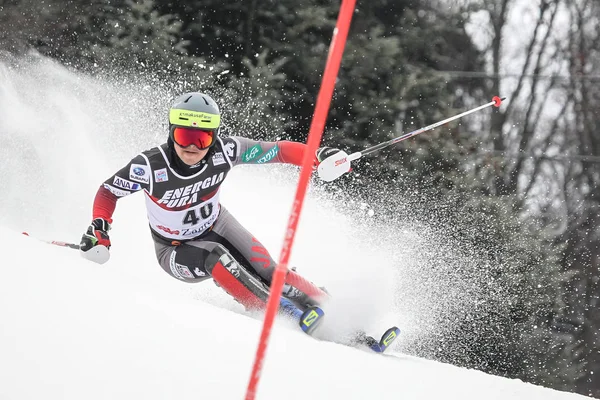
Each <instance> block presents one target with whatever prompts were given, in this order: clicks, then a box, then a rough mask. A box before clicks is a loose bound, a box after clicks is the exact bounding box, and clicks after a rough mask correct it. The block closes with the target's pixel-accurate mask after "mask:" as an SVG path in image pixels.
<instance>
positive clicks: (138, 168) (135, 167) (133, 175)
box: [129, 164, 150, 183]
mask: <svg viewBox="0 0 600 400" xmlns="http://www.w3.org/2000/svg"><path fill="white" fill-rule="evenodd" d="M147 168H148V167H146V166H145V165H141V164H131V168H129V179H131V180H132V181H134V182H140V183H150V177H149V176H148V174H147V172H148V169H147Z"/></svg>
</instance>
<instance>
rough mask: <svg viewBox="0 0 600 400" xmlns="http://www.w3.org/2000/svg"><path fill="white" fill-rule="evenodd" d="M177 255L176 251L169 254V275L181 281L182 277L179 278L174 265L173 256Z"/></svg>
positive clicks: (179, 275)
mask: <svg viewBox="0 0 600 400" xmlns="http://www.w3.org/2000/svg"><path fill="white" fill-rule="evenodd" d="M176 255H177V252H176V251H173V252H171V257H169V269H170V270H171V273H172V274H173V276H174V277H175V278H177V279H183V276H181V274H180V273H179V271H178V270H177V266H176V265H175V264H176V263H175V256H176Z"/></svg>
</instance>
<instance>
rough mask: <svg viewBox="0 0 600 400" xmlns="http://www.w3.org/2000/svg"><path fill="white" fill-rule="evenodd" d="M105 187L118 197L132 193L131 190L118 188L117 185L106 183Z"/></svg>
mask: <svg viewBox="0 0 600 400" xmlns="http://www.w3.org/2000/svg"><path fill="white" fill-rule="evenodd" d="M104 188H105V189H108V190H110V192H111V193H112V194H114V195H115V196H117V197H124V196H127V195H130V194H131V192H128V191H126V190H121V189H117V188H116V187H113V186H110V185H109V184H107V183H105V184H104Z"/></svg>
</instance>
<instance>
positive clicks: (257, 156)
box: [223, 136, 306, 166]
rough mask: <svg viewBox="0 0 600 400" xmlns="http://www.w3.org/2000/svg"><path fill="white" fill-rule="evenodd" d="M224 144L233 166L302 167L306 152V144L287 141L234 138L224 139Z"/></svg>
mask: <svg viewBox="0 0 600 400" xmlns="http://www.w3.org/2000/svg"><path fill="white" fill-rule="evenodd" d="M223 142H224V144H225V150H226V151H225V152H226V154H227V156H228V157H229V159H230V161H231V162H232V164H233V165H239V164H267V163H269V164H271V163H285V164H294V165H298V166H300V165H302V159H303V158H304V152H305V150H306V145H305V144H304V143H298V142H290V141H286V140H280V141H277V142H264V141H257V140H252V139H248V138H244V137H239V136H232V137H229V138H225V139H223ZM228 149H229V150H230V151H229V152H227V150H228Z"/></svg>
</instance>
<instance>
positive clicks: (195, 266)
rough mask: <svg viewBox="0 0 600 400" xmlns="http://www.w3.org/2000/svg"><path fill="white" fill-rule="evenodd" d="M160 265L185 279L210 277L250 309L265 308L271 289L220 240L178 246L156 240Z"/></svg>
mask: <svg viewBox="0 0 600 400" xmlns="http://www.w3.org/2000/svg"><path fill="white" fill-rule="evenodd" d="M155 250H156V255H157V258H158V262H159V264H160V266H161V267H162V268H163V269H164V270H165V271H166V272H167V273H168V274H169V275H171V276H173V277H175V278H177V279H180V280H182V281H184V282H189V283H195V282H202V281H204V280H206V279H208V278H210V277H212V278H213V279H214V281H215V282H216V283H217V284H218V285H219V286H220V287H221V288H222V289H223V290H225V291H226V292H227V293H229V294H230V295H231V296H232V297H233V298H235V299H236V300H237V301H238V302H240V303H241V304H242V305H243V306H244V307H246V308H247V309H262V308H264V305H265V304H266V300H267V298H268V296H269V292H268V290H267V289H266V287H265V285H264V284H263V283H262V282H260V281H259V280H258V279H256V278H255V277H254V276H252V275H251V274H249V273H248V272H247V271H246V270H245V269H244V268H243V267H242V266H240V265H239V263H238V262H237V261H236V260H235V259H234V258H233V257H232V256H231V255H230V254H229V252H228V251H227V250H226V249H225V248H224V247H223V246H222V245H220V244H219V243H216V242H210V241H204V240H194V241H190V242H186V243H183V244H181V245H178V246H174V245H170V244H168V243H162V242H160V241H157V240H155Z"/></svg>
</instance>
